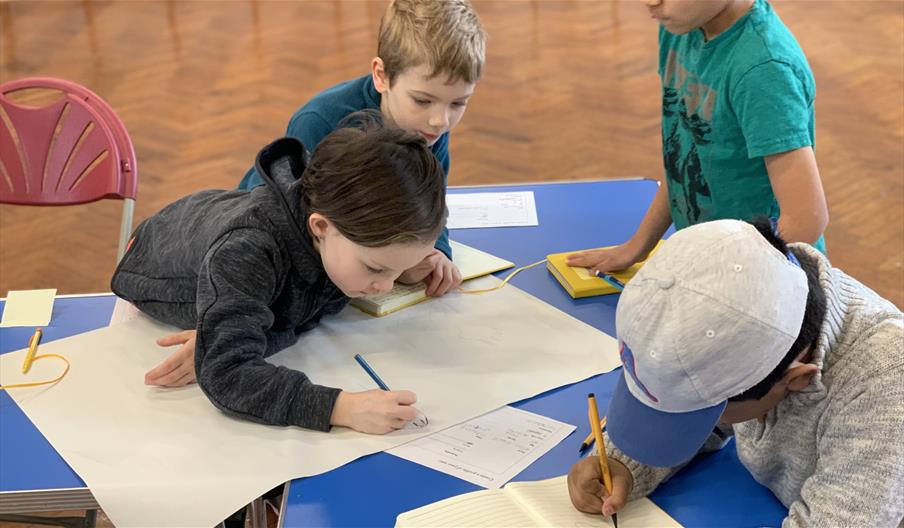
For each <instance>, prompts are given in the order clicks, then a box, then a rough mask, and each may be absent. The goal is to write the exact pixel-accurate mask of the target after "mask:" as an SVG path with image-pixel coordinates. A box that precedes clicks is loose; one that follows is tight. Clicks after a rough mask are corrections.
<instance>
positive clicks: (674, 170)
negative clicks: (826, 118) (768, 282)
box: [659, 0, 823, 250]
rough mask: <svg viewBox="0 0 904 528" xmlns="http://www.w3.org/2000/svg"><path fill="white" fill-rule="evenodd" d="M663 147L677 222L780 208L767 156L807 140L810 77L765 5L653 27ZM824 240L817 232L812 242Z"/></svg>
mask: <svg viewBox="0 0 904 528" xmlns="http://www.w3.org/2000/svg"><path fill="white" fill-rule="evenodd" d="M659 75H660V78H661V79H662V155H663V162H664V165H665V172H666V178H667V182H668V190H669V205H670V208H671V212H672V221H673V222H674V223H675V227H676V228H677V229H681V228H684V227H687V226H689V225H693V224H697V223H700V222H706V221H709V220H718V219H723V218H735V219H739V220H751V219H753V218H754V217H756V216H760V215H766V216H769V217H772V218H778V216H779V208H778V202H776V199H775V195H774V194H773V192H772V185H771V184H770V182H769V175H768V173H767V172H766V164H765V161H764V159H763V158H764V157H765V156H769V155H772V154H779V153H782V152H787V151H790V150H795V149H798V148H801V147H806V146H814V145H815V143H814V114H813V101H814V98H815V95H816V84H815V82H814V80H813V74H812V72H811V71H810V66H809V64H807V59H806V57H804V54H803V51H801V49H800V46H799V45H798V44H797V40H795V38H794V35H792V34H791V32H790V31H789V30H788V28H787V27H785V24H784V23H783V22H782V21H781V19H779V17H778V15H777V14H776V13H775V12H774V11H773V10H772V6H770V5H769V3H768V2H766V1H765V0H756V2H755V3H754V5H753V6H752V7H751V9H750V11H749V12H748V13H747V14H746V15H744V16H743V17H742V18H741V19H740V20H738V21H737V22H736V23H735V24H734V25H733V26H732V27H731V28H729V29H728V30H726V31H725V32H724V33H722V34H720V35H718V36H716V37H715V38H714V39H712V40H710V41H708V42H707V41H706V40H705V38H704V35H703V30H702V29H697V30H694V31H692V32H691V33H688V34H686V35H673V34H671V33H669V32H668V31H666V30H665V29H664V28H662V27H660V29H659ZM816 245H817V247H818V248H819V249H821V250H822V249H823V240H822V238H820V240H819V242H818V243H817V244H816Z"/></svg>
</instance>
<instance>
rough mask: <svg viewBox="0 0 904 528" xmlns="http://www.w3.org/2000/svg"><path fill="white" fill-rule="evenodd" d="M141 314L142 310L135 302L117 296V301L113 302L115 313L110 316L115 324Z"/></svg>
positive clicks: (111, 322) (112, 323)
mask: <svg viewBox="0 0 904 528" xmlns="http://www.w3.org/2000/svg"><path fill="white" fill-rule="evenodd" d="M139 315H141V310H139V309H138V308H137V307H135V305H134V304H132V303H130V302H129V301H126V300H125V299H120V298H119V297H117V298H116V302H114V303H113V315H111V316H110V324H111V325H115V324H119V323H125V322H126V321H131V320H132V319H135V318H136V317H138V316H139Z"/></svg>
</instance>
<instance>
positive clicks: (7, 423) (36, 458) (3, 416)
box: [0, 180, 787, 526]
mask: <svg viewBox="0 0 904 528" xmlns="http://www.w3.org/2000/svg"><path fill="white" fill-rule="evenodd" d="M656 189H657V187H656V184H655V182H652V181H646V180H626V181H609V182H574V183H561V184H536V185H519V186H507V187H492V188H475V189H455V190H453V191H452V192H500V191H522V190H530V191H534V194H535V198H536V202H537V212H538V215H539V222H540V225H539V226H536V227H512V228H504V229H460V230H455V231H454V233H453V235H452V238H453V239H454V240H457V241H460V242H462V243H465V244H468V245H471V246H474V247H477V248H480V249H483V250H485V251H489V252H491V253H493V254H495V255H498V256H500V257H503V258H506V259H508V260H511V261H513V262H515V263H516V264H518V265H523V264H528V263H532V262H536V261H538V260H541V259H543V258H544V257H545V256H546V255H547V254H550V253H557V252H561V251H568V250H575V249H583V248H589V247H596V246H605V245H614V244H618V243H621V242H623V241H625V240H626V239H627V238H628V237H630V236H631V234H632V233H633V232H634V230H635V229H636V228H637V226H638V225H639V224H640V221H641V219H642V218H643V215H644V213H645V211H646V208H647V206H648V205H649V203H650V202H651V201H652V199H653V196H654V194H655V192H656ZM513 283H514V284H516V285H517V286H518V287H519V288H521V289H523V290H525V291H527V292H529V293H531V294H532V295H534V296H536V297H538V298H540V299H543V300H544V301H545V302H547V303H549V304H551V305H553V306H555V307H556V308H559V309H560V310H562V311H564V312H566V313H569V314H571V315H572V316H574V317H577V318H578V319H580V320H582V321H584V322H586V323H588V324H590V325H592V326H594V327H596V328H599V329H600V330H602V331H604V332H606V333H608V334H610V335H614V333H615V326H614V321H615V306H616V302H617V300H618V297H617V296H615V295H611V296H603V297H595V298H588V299H581V300H577V301H575V300H573V299H571V297H569V296H568V294H567V293H565V291H564V290H563V289H562V288H561V287H560V286H559V284H558V283H557V282H556V281H555V279H553V278H552V276H551V275H550V274H549V273H548V272H547V271H546V270H545V269H544V268H543V267H542V266H537V267H536V268H533V269H530V270H527V271H525V272H523V273H522V274H520V275H519V276H518V277H516V278H515V279H514V280H513ZM113 302H114V299H113V297H112V296H102V297H77V298H60V299H57V300H56V302H55V304H54V310H53V318H52V323H51V325H50V326H48V327H46V328H45V333H44V338H43V339H44V341H45V342H46V341H51V340H54V339H60V338H63V337H68V336H71V335H75V334H78V333H82V332H86V331H89V330H93V329H96V328H100V327H103V326H106V325H107V323H108V321H109V318H110V313H111V312H112V308H113ZM2 306H3V304H2V301H0V309H2ZM33 330H34V329H33V328H2V329H0V353H6V352H10V351H13V350H18V349H20V348H24V347H25V346H26V344H27V342H28V338H29V337H30V336H31V335H32V333H33ZM618 375H619V371H615V372H612V373H609V374H604V375H602V376H596V377H594V378H591V379H589V380H585V381H583V382H581V383H577V384H574V385H570V386H567V387H562V388H558V389H555V390H552V391H549V392H546V393H544V394H541V395H539V396H536V397H534V398H531V399H529V400H526V401H523V402H518V403H516V404H514V406H515V407H520V408H523V409H525V410H529V411H532V412H536V413H539V414H542V415H545V416H549V417H552V418H555V419H557V420H561V421H564V422H567V423H571V424H575V425H577V431H576V432H575V433H573V434H572V435H571V436H569V437H568V438H566V439H565V440H564V441H563V442H562V443H560V444H559V445H558V446H556V447H555V448H554V449H553V450H552V451H550V452H549V453H547V454H546V455H544V456H543V457H542V458H540V459H539V460H538V461H537V462H536V463H534V464H533V465H531V466H530V467H528V468H527V469H525V470H524V471H523V472H522V473H521V474H519V475H518V476H517V477H516V478H515V479H516V480H536V479H542V478H548V477H552V476H557V475H561V474H563V473H565V472H566V471H567V470H568V468H569V467H570V466H571V464H572V463H574V461H576V460H577V457H578V455H577V448H578V446H579V444H580V443H581V441H582V440H583V438H584V437H585V436H586V435H587V434H588V433H589V426H588V424H587V423H586V394H587V393H588V392H595V393H596V395H597V398H598V400H599V401H600V404H601V406H602V407H605V405H606V403H607V402H608V400H609V399H610V397H611V393H612V388H613V386H614V384H615V380H616V379H617V377H616V376H618ZM73 425H74V426H76V425H77V424H73ZM84 486H85V484H84V482H83V481H82V480H81V479H79V477H78V476H77V475H76V474H75V473H74V472H73V471H72V470H71V469H70V468H69V466H68V465H67V464H66V463H65V461H63V460H62V458H60V456H59V455H58V454H57V453H56V451H55V450H54V449H53V448H52V447H51V446H50V445H49V444H48V442H47V441H46V440H45V439H44V437H43V436H42V435H41V434H40V433H39V432H38V431H37V430H36V429H35V427H34V426H33V425H32V424H31V422H30V421H29V420H28V418H27V417H25V415H24V414H23V413H22V412H21V410H20V409H19V407H18V406H17V405H16V404H15V403H14V402H13V401H12V400H11V399H10V397H9V395H7V394H6V393H5V392H0V492H9V491H24V490H38V491H40V490H52V489H68V488H82V487H84ZM477 489H479V488H478V487H476V486H474V485H473V484H470V483H468V482H465V481H462V480H459V479H457V478H454V477H450V476H448V475H445V474H443V473H439V472H437V471H434V470H432V469H428V468H425V467H422V466H419V465H416V464H413V463H411V462H408V461H406V460H402V459H399V458H396V457H393V456H391V455H387V454H385V453H378V454H375V455H371V456H367V457H363V458H361V459H358V460H356V461H354V462H352V463H349V464H346V465H345V466H342V467H340V468H338V469H336V470H334V471H331V472H329V473H325V474H323V475H318V476H315V477H310V478H306V479H299V480H295V481H293V482H292V483H291V485H290V487H289V496H288V497H287V504H286V509H285V510H284V512H283V521H284V525H285V526H327V525H331V526H391V525H392V524H393V523H394V522H395V517H396V515H398V514H399V513H401V512H403V511H407V510H409V509H412V508H416V507H419V506H423V505H425V504H429V503H431V502H435V501H437V500H440V499H443V498H447V497H450V496H452V495H456V494H459V493H465V492H469V491H475V490H477ZM651 498H652V499H653V500H654V501H655V502H656V503H657V504H659V506H660V507H662V508H663V509H664V510H665V511H667V512H668V513H669V514H670V515H672V516H673V517H674V518H675V519H676V520H678V521H679V522H681V523H682V524H684V525H686V526H777V525H779V524H781V520H782V519H783V518H784V516H785V515H787V510H786V509H785V508H784V507H783V506H782V505H781V503H779V502H778V501H777V500H776V499H775V497H774V496H773V495H772V493H771V492H769V490H768V489H766V488H764V487H762V486H760V485H759V484H757V483H756V482H755V481H754V480H753V479H752V477H751V476H750V474H749V473H748V472H747V471H746V470H745V469H744V468H743V466H741V464H740V463H739V461H738V459H737V455H736V452H735V449H734V444H733V443H731V444H729V445H728V446H727V447H726V448H725V449H722V450H721V451H720V452H718V453H714V454H710V455H707V456H704V457H699V458H698V459H696V460H695V461H694V462H692V463H691V464H690V465H689V466H688V467H686V468H685V469H684V470H683V471H681V472H680V473H679V474H678V475H676V476H675V477H674V478H672V479H671V480H670V481H669V482H667V483H665V484H664V485H662V486H660V488H659V489H658V490H657V491H656V492H655V493H654V494H653V495H652V496H651Z"/></svg>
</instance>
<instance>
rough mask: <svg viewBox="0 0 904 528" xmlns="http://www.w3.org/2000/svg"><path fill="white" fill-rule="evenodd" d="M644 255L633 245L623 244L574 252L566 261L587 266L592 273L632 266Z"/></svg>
mask: <svg viewBox="0 0 904 528" xmlns="http://www.w3.org/2000/svg"><path fill="white" fill-rule="evenodd" d="M643 257H644V255H642V254H641V253H640V252H639V251H637V250H636V249H634V248H633V247H631V246H629V245H628V244H622V245H620V246H615V247H614V248H611V249H591V250H588V251H581V252H579V253H574V254H572V255H568V258H567V259H566V261H565V262H566V263H567V264H568V265H569V266H576V267H582V268H587V269H589V270H590V274H591V275H592V274H594V273H596V272H597V271H599V272H602V273H607V272H610V271H616V270H623V269H625V268H630V267H631V266H632V265H633V264H635V263H637V262H640V261H641V260H643Z"/></svg>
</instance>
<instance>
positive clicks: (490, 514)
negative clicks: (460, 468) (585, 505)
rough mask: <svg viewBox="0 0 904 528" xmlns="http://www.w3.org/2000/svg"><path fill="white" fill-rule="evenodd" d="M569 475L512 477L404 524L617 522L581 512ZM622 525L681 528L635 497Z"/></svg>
mask: <svg viewBox="0 0 904 528" xmlns="http://www.w3.org/2000/svg"><path fill="white" fill-rule="evenodd" d="M566 479H567V477H566V476H565V475H562V476H561V477H556V478H551V479H547V480H539V481H536V482H510V483H509V484H508V485H507V486H505V487H504V488H502V489H496V490H483V491H475V492H473V493H465V494H464V495H459V496H457V497H452V498H449V499H446V500H442V501H439V502H435V503H433V504H428V505H427V506H423V507H421V508H418V509H416V510H411V511H409V512H405V513H403V514H400V515H399V516H398V517H397V518H396V526H397V527H399V528H417V527H427V526H429V527H442V526H460V527H464V526H467V527H503V526H512V527H516V526H517V527H522V526H561V527H569V528H571V527H584V526H586V527H594V528H596V527H601V526H612V520H611V519H609V518H608V517H603V516H602V515H591V514H589V513H582V512H579V511H578V510H576V509H575V508H574V506H572V504H571V499H570V498H569V497H568V482H567V480H566ZM618 526H619V528H631V527H645V528H648V527H654V528H673V527H677V528H680V527H681V525H680V524H678V523H677V522H676V521H675V520H674V519H672V518H671V517H669V515H668V514H667V513H665V512H664V511H662V510H661V509H659V507H658V506H656V505H655V504H653V503H652V502H651V501H650V500H649V499H639V500H636V501H632V502H629V503H628V504H627V506H625V508H624V509H622V511H620V512H618Z"/></svg>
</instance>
